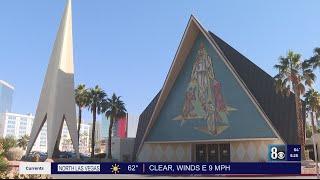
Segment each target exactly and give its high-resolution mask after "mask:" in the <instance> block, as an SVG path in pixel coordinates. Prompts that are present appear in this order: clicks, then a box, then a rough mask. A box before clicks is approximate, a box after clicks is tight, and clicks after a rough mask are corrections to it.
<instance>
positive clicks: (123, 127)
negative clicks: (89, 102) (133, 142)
mask: <svg viewBox="0 0 320 180" xmlns="http://www.w3.org/2000/svg"><path fill="white" fill-rule="evenodd" d="M109 126H110V120H109V119H107V118H106V117H105V116H102V118H101V138H102V139H107V138H108V137H109ZM112 137H117V138H121V139H123V138H127V137H128V115H127V116H126V117H124V118H120V119H118V120H116V121H115V122H114V124H113V127H112Z"/></svg>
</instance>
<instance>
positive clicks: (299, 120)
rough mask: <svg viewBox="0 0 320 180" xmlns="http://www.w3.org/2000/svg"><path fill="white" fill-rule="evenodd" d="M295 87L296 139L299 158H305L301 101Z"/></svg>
mask: <svg viewBox="0 0 320 180" xmlns="http://www.w3.org/2000/svg"><path fill="white" fill-rule="evenodd" d="M294 89H295V106H296V116H297V133H298V140H299V143H300V145H301V159H305V149H304V148H305V141H304V139H305V138H304V136H305V135H304V130H303V129H304V128H303V127H304V126H303V120H302V114H301V105H300V103H301V101H300V93H299V91H298V90H297V89H296V88H294Z"/></svg>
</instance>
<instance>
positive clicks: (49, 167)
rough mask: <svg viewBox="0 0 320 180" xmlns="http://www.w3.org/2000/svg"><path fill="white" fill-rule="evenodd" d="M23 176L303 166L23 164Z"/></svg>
mask: <svg viewBox="0 0 320 180" xmlns="http://www.w3.org/2000/svg"><path fill="white" fill-rule="evenodd" d="M19 171H20V173H21V174H145V175H174V174H175V175H177V174H181V175H183V174H184V175H187V174H212V175H214V174H283V175H291V174H292V175H299V174H301V163H300V162H275V163H21V164H20V168H19Z"/></svg>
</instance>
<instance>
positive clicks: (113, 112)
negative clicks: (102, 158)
mask: <svg viewBox="0 0 320 180" xmlns="http://www.w3.org/2000/svg"><path fill="white" fill-rule="evenodd" d="M120 98H121V96H117V95H116V94H115V93H113V95H112V97H111V98H108V99H107V101H105V103H104V106H103V112H105V115H106V117H107V119H109V120H110V125H109V138H108V159H112V154H111V136H112V128H113V124H114V122H115V121H116V120H118V119H120V118H123V117H125V116H126V115H127V110H126V108H125V104H124V102H123V101H122V100H121V99H120Z"/></svg>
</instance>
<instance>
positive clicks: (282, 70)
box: [274, 51, 315, 158]
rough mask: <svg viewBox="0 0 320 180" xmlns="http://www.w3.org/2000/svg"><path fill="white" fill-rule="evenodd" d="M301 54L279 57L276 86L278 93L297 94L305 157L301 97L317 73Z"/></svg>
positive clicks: (298, 119) (297, 112)
mask: <svg viewBox="0 0 320 180" xmlns="http://www.w3.org/2000/svg"><path fill="white" fill-rule="evenodd" d="M300 59H301V55H300V54H297V53H294V52H292V51H289V52H288V54H287V56H286V57H282V56H281V57H280V58H279V64H276V65H275V66H274V68H275V69H277V70H278V71H279V72H278V74H277V75H276V76H275V80H276V83H275V87H276V91H277V93H281V94H282V95H287V96H289V95H290V94H291V91H293V92H294V96H295V107H296V117H297V119H296V120H297V127H298V128H297V133H298V139H299V143H300V144H301V153H302V157H303V158H304V157H305V153H304V145H305V130H304V128H303V127H304V124H303V123H304V121H303V119H302V107H301V99H300V97H301V96H302V95H304V93H305V88H306V87H305V85H306V86H309V87H311V86H312V84H313V82H314V80H315V74H314V73H313V71H312V69H311V64H310V63H308V62H307V61H304V62H301V60H300Z"/></svg>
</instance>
